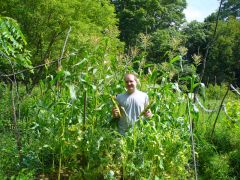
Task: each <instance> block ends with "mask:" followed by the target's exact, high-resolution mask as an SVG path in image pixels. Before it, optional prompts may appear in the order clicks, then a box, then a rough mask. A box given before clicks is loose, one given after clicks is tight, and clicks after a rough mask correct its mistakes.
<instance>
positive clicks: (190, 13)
mask: <svg viewBox="0 0 240 180" xmlns="http://www.w3.org/2000/svg"><path fill="white" fill-rule="evenodd" d="M184 13H185V16H186V19H187V21H188V22H190V21H193V20H197V21H201V22H202V21H203V20H204V14H203V13H201V11H199V10H197V9H194V8H188V9H185V10H184Z"/></svg>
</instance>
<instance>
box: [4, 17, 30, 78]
mask: <svg viewBox="0 0 240 180" xmlns="http://www.w3.org/2000/svg"><path fill="white" fill-rule="evenodd" d="M26 45H27V42H26V40H25V37H24V35H23V34H22V32H21V30H20V27H19V25H18V23H17V22H16V21H15V20H14V19H12V18H8V17H0V70H1V74H0V75H1V76H2V77H3V76H4V75H8V74H13V73H15V71H16V70H20V69H22V68H30V67H32V66H31V61H30V51H28V50H27V48H26ZM10 77H11V76H10Z"/></svg>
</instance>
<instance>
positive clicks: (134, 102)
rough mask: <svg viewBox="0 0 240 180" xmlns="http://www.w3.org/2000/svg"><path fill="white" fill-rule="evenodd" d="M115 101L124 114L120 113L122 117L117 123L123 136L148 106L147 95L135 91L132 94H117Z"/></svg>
mask: <svg viewBox="0 0 240 180" xmlns="http://www.w3.org/2000/svg"><path fill="white" fill-rule="evenodd" d="M116 99H117V101H118V103H119V104H120V106H121V107H123V108H124V110H125V112H123V111H122V112H121V114H122V117H121V118H120V120H119V121H118V127H119V132H120V133H121V134H124V133H125V131H126V130H127V128H128V127H133V126H134V124H135V122H136V121H137V120H138V118H139V115H140V114H141V112H142V111H143V110H144V108H145V107H146V106H147V105H148V102H149V98H148V95H147V93H145V92H142V91H139V90H135V92H133V93H132V94H129V93H128V92H126V93H124V94H118V95H117V97H116Z"/></svg>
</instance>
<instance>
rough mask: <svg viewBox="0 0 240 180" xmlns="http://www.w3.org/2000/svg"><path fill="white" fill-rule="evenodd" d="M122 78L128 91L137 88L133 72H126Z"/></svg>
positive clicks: (131, 91) (130, 91)
mask: <svg viewBox="0 0 240 180" xmlns="http://www.w3.org/2000/svg"><path fill="white" fill-rule="evenodd" d="M124 80H125V85H126V88H127V91H128V93H130V94H131V93H133V92H135V90H136V89H137V77H136V76H135V75H134V74H126V75H125V76H124Z"/></svg>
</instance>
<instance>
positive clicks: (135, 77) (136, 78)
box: [124, 73, 139, 83]
mask: <svg viewBox="0 0 240 180" xmlns="http://www.w3.org/2000/svg"><path fill="white" fill-rule="evenodd" d="M128 75H133V77H134V80H135V81H136V82H137V83H139V80H138V77H137V75H136V74H134V73H126V74H125V75H124V80H125V79H126V76H128Z"/></svg>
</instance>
